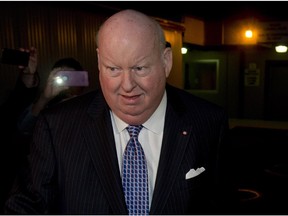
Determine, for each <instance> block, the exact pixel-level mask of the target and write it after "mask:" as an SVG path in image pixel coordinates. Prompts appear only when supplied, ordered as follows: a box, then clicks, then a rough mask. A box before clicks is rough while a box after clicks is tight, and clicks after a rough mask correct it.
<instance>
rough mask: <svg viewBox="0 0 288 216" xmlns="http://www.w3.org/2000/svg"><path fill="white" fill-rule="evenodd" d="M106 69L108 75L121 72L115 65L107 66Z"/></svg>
mask: <svg viewBox="0 0 288 216" xmlns="http://www.w3.org/2000/svg"><path fill="white" fill-rule="evenodd" d="M107 71H108V72H109V74H110V76H117V75H119V74H120V72H121V70H120V69H119V68H117V67H107Z"/></svg>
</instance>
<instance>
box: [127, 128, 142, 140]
mask: <svg viewBox="0 0 288 216" xmlns="http://www.w3.org/2000/svg"><path fill="white" fill-rule="evenodd" d="M142 128H143V125H129V126H128V127H127V130H128V133H129V135H130V137H131V138H137V137H138V134H139V133H140V131H141V129H142Z"/></svg>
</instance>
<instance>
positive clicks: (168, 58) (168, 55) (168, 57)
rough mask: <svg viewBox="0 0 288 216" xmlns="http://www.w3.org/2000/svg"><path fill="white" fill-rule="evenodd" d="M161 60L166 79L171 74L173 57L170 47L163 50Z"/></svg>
mask: <svg viewBox="0 0 288 216" xmlns="http://www.w3.org/2000/svg"><path fill="white" fill-rule="evenodd" d="M163 58H164V59H163V60H164V68H165V74H166V78H167V77H168V76H169V74H170V72H171V69H172V65H173V55H172V49H171V48H170V47H166V48H165V50H164V54H163Z"/></svg>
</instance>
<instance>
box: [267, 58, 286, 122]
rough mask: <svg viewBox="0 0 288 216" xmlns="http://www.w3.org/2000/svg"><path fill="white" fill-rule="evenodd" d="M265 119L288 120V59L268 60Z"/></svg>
mask: <svg viewBox="0 0 288 216" xmlns="http://www.w3.org/2000/svg"><path fill="white" fill-rule="evenodd" d="M264 86H265V89H264V98H265V99H264V119H265V120H271V121H288V61H266V70H265V85H264Z"/></svg>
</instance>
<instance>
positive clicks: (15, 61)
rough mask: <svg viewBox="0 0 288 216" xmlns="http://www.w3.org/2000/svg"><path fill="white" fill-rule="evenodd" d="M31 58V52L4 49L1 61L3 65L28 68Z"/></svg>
mask: <svg viewBox="0 0 288 216" xmlns="http://www.w3.org/2000/svg"><path fill="white" fill-rule="evenodd" d="M29 57H30V53H29V52H24V51H20V50H15V49H8V48H3V49H2V52H1V58H0V60H1V63H2V64H10V65H19V66H28V63H29Z"/></svg>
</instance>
